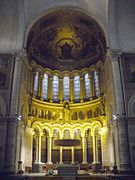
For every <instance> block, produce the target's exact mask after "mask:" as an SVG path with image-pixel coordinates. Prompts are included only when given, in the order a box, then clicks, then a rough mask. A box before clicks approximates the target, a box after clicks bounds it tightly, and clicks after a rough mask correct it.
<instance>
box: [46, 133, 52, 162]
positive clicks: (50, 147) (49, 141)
mask: <svg viewBox="0 0 135 180" xmlns="http://www.w3.org/2000/svg"><path fill="white" fill-rule="evenodd" d="M47 163H48V164H52V137H51V136H48V150H47Z"/></svg>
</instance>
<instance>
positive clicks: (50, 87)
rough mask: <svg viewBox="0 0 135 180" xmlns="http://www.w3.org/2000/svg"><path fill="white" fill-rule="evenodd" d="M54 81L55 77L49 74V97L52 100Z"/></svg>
mask: <svg viewBox="0 0 135 180" xmlns="http://www.w3.org/2000/svg"><path fill="white" fill-rule="evenodd" d="M52 82H53V77H51V76H50V75H49V77H48V99H49V100H50V102H52Z"/></svg>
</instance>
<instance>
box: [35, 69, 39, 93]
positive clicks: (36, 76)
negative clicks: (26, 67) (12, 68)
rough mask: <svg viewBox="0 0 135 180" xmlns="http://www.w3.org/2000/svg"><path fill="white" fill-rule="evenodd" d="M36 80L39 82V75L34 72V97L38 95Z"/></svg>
mask: <svg viewBox="0 0 135 180" xmlns="http://www.w3.org/2000/svg"><path fill="white" fill-rule="evenodd" d="M38 80H39V73H38V72H36V74H35V78H34V95H35V96H37V95H38Z"/></svg>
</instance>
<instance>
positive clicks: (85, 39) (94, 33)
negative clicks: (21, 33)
mask: <svg viewBox="0 0 135 180" xmlns="http://www.w3.org/2000/svg"><path fill="white" fill-rule="evenodd" d="M27 51H28V55H29V56H28V57H29V60H31V59H33V60H36V61H37V62H38V63H39V64H41V65H43V66H44V67H48V68H51V69H59V67H60V68H62V70H72V69H82V68H84V67H88V66H90V65H91V64H94V63H96V62H97V61H98V60H99V59H100V60H103V59H104V55H105V52H106V42H105V38H104V33H103V32H102V30H101V28H100V26H99V25H98V24H97V23H96V22H95V21H94V20H93V19H91V18H90V17H88V16H86V15H84V14H83V13H80V12H76V11H72V10H69V9H68V10H66V9H65V10H61V11H56V12H54V13H51V14H49V15H48V16H45V17H43V18H42V19H40V20H39V21H38V22H37V23H36V24H35V25H34V26H33V27H32V29H31V31H30V33H29V35H28V41H27ZM76 61H79V65H78V64H76ZM65 63H66V64H67V67H66V66H65ZM69 66H70V67H69Z"/></svg>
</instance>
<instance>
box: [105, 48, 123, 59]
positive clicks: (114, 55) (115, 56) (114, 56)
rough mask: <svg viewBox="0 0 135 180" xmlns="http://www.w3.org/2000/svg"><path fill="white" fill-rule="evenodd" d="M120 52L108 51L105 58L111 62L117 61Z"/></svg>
mask: <svg viewBox="0 0 135 180" xmlns="http://www.w3.org/2000/svg"><path fill="white" fill-rule="evenodd" d="M121 54H122V52H121V51H120V50H110V49H109V50H108V51H107V57H110V58H111V59H112V60H117V59H118V58H119V57H120V56H121Z"/></svg>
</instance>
